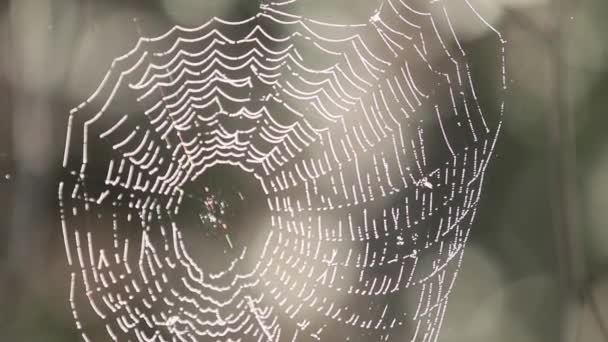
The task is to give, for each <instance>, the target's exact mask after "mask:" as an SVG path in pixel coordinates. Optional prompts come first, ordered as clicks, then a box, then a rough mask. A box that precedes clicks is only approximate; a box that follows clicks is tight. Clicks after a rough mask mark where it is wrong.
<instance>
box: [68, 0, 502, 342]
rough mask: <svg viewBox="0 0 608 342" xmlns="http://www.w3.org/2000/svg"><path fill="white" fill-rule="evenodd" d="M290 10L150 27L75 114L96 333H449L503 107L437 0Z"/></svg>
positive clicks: (85, 271) (87, 285)
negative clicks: (448, 314) (489, 96)
mask: <svg viewBox="0 0 608 342" xmlns="http://www.w3.org/2000/svg"><path fill="white" fill-rule="evenodd" d="M297 6H298V2H297V1H285V2H270V3H264V4H261V5H260V7H259V12H258V13H257V14H256V15H254V16H252V17H250V18H247V19H244V20H240V21H229V20H224V19H221V18H217V17H215V18H213V19H211V20H209V21H208V22H207V23H205V24H204V25H202V26H200V27H195V28H188V27H181V26H175V27H174V28H172V29H171V30H169V31H168V32H166V33H165V34H163V35H161V36H157V37H142V38H140V39H139V41H138V42H137V44H136V46H135V47H134V48H133V49H132V50H131V51H129V52H128V53H127V54H125V55H123V56H120V57H118V58H116V59H115V60H114V61H113V62H112V65H111V67H110V69H109V71H108V72H107V74H106V75H105V77H104V79H103V81H102V82H101V84H100V86H99V87H98V88H97V90H96V91H95V92H94V93H93V94H92V95H91V96H90V97H89V98H88V99H87V100H86V101H84V102H83V103H81V104H80V105H78V106H77V107H76V108H74V109H73V110H71V111H70V115H69V120H68V125H67V138H66V145H65V156H64V161H63V167H64V170H65V175H64V177H63V180H62V181H61V182H60V185H59V191H58V196H59V204H60V210H61V218H62V220H61V221H62V229H63V235H64V241H65V248H66V254H67V260H68V264H69V266H70V268H71V270H72V271H71V274H70V305H71V308H72V313H73V316H74V320H75V322H76V327H77V329H78V331H79V334H80V335H81V337H82V339H83V340H84V341H91V340H95V341H96V340H108V339H111V340H114V341H202V340H216V341H300V340H304V341H307V340H322V341H337V340H342V341H358V340H363V341H371V340H379V341H389V340H398V341H403V340H411V341H435V340H436V339H437V336H438V334H439V331H440V327H441V322H442V320H443V317H444V314H445V311H446V306H447V302H448V295H449V293H450V291H451V289H452V287H453V285H454V280H455V279H456V275H457V273H458V269H459V267H460V264H461V260H462V256H463V252H464V247H465V244H466V241H467V238H468V236H469V230H470V227H471V225H472V223H473V220H474V217H475V214H476V212H477V208H478V205H479V198H480V194H481V188H482V184H483V178H484V174H485V172H486V169H487V166H488V163H489V161H490V159H491V156H492V152H493V149H494V144H495V142H496V138H497V136H498V132H499V131H500V123H501V117H502V110H503V108H502V107H501V108H491V110H490V111H484V110H482V106H481V104H480V101H479V100H478V96H477V90H476V89H475V86H474V84H475V83H474V81H473V77H472V75H471V70H470V66H469V63H468V60H469V59H468V58H469V56H468V52H465V50H464V48H463V47H462V45H461V43H460V40H459V39H458V36H457V34H456V30H454V29H453V26H452V23H451V17H450V15H449V13H450V11H449V9H448V8H446V7H445V5H444V4H443V3H442V2H439V1H438V2H432V3H426V2H423V1H405V0H386V1H383V2H382V4H381V5H380V7H379V8H378V9H377V10H376V12H375V13H371V14H370V18H369V21H368V22H365V23H361V24H335V23H327V22H323V21H320V20H316V19H313V18H308V17H304V16H301V15H298V7H297ZM451 6H455V5H451ZM458 6H462V8H464V9H465V10H464V11H467V12H469V13H470V20H471V21H476V22H478V24H479V25H482V26H483V25H485V26H488V27H489V29H491V30H493V32H494V33H495V37H496V38H497V39H496V40H497V43H496V46H497V55H496V58H497V60H498V61H499V64H501V65H504V60H503V58H504V57H503V56H504V42H503V40H502V38H501V36H500V34H499V33H498V32H497V31H496V30H495V29H494V28H492V27H491V26H489V24H488V23H487V22H485V21H484V20H483V18H482V17H481V16H480V15H479V14H478V12H476V11H475V10H474V8H473V7H471V5H470V4H469V3H468V2H467V1H466V0H465V1H463V2H458ZM462 8H460V12H462V11H463V10H462ZM135 25H137V23H136V24H135ZM138 27H139V26H138ZM497 75H498V77H499V78H500V79H501V81H502V84H501V89H497V90H496V91H497V92H500V91H502V90H503V89H504V86H505V83H504V80H505V73H504V69H500V70H497Z"/></svg>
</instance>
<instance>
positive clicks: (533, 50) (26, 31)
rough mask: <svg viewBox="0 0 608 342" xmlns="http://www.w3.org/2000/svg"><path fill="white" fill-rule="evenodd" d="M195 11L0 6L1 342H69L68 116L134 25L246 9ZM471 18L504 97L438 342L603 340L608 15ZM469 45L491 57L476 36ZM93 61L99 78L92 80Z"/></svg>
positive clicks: (184, 5)
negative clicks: (63, 192)
mask: <svg viewBox="0 0 608 342" xmlns="http://www.w3.org/2000/svg"><path fill="white" fill-rule="evenodd" d="M201 3H203V1H194V0H190V1H186V0H179V1H169V0H165V1H161V0H157V1H143V0H142V1H117V0H116V1H91V0H89V1H86V0H83V1H67V0H55V1H45V2H43V1H36V0H14V1H4V2H3V3H2V4H1V5H0V93H2V94H4V96H0V102H1V104H2V107H1V108H3V111H2V113H1V114H0V340H2V341H44V342H53V341H77V335H76V332H75V329H74V326H73V325H74V323H73V320H72V317H71V315H70V309H69V303H68V301H67V289H66V287H65V284H66V279H67V274H66V269H65V267H64V264H65V257H64V252H63V245H62V244H63V242H62V237H61V233H60V229H59V227H58V222H59V219H58V214H57V203H56V187H55V186H56V179H57V176H58V173H59V172H60V170H59V166H60V156H61V153H62V148H63V143H64V141H63V140H64V133H65V131H64V130H65V122H66V118H67V113H68V110H69V108H70V107H71V106H73V105H74V104H75V103H77V102H78V101H79V100H81V99H82V98H84V97H85V96H86V95H87V94H88V93H90V92H91V90H92V89H93V87H94V86H95V85H96V84H97V83H98V82H99V80H100V79H101V75H102V74H103V72H105V70H106V68H107V66H108V65H109V62H110V61H111V59H112V58H113V57H114V56H116V55H118V54H119V53H120V52H121V51H126V50H127V49H128V48H129V47H130V46H131V45H132V44H133V42H134V39H135V35H136V33H135V31H134V30H133V26H132V23H131V21H130V18H131V17H133V16H142V17H148V16H153V17H155V18H159V19H158V20H160V21H162V22H165V23H172V22H180V23H186V24H187V23H191V22H192V20H195V21H196V20H199V19H200V18H199V17H198V16H197V15H194V16H193V13H195V14H197V13H210V12H209V11H223V12H224V13H227V15H230V13H232V15H235V13H237V12H242V13H244V12H247V13H248V12H249V11H251V8H253V7H255V6H253V7H251V6H252V5H251V4H253V3H254V1H237V0H232V1H228V0H226V1H224V2H220V1H210V3H212V5H213V6H212V7H213V8H204V7H201V6H202V5H201ZM472 3H474V4H476V3H477V4H481V5H483V6H485V7H484V8H486V10H488V11H490V12H492V13H495V14H494V16H493V17H495V21H496V25H497V26H498V27H499V29H500V30H501V32H503V33H504V36H505V38H506V40H507V41H508V50H507V57H508V60H507V64H508V65H507V67H508V77H509V86H510V90H509V94H508V98H507V110H506V113H505V117H504V120H505V122H504V129H503V132H502V135H501V137H500V139H499V143H498V147H497V152H496V157H495V160H494V162H493V163H492V164H491V168H490V171H489V173H488V176H487V179H486V186H485V193H484V194H483V201H482V206H481V210H480V213H479V216H478V219H477V220H476V223H475V224H474V227H473V231H472V237H471V240H470V244H469V247H468V249H467V252H466V253H465V260H464V265H463V268H462V271H461V276H460V277H459V280H458V283H457V286H456V290H455V292H454V293H453V294H452V297H451V298H452V299H451V301H450V306H449V307H448V314H447V317H446V319H445V322H444V329H443V333H442V335H441V337H440V340H441V341H446V342H450V341H467V342H472V341H518V342H541V341H548V342H552V341H560V340H563V341H568V342H571V341H572V342H574V341H585V342H599V341H606V340H607V339H608V336H606V335H604V333H603V332H602V329H603V328H602V326H606V325H607V324H608V323H602V322H603V321H606V322H608V277H606V274H605V273H606V272H605V270H606V266H607V265H608V224H606V222H608V210H607V209H608V134H605V132H604V130H605V129H606V127H607V126H608V118H607V116H606V115H605V113H604V112H605V110H606V108H608V96H606V95H607V94H608V39H606V34H607V33H608V27H607V25H608V22H606V20H605V18H604V17H605V14H606V13H608V2H605V1H603V2H602V1H595V2H592V1H589V0H581V1H578V2H568V1H565V0H564V1H553V0H517V1H509V0H475V1H472ZM244 4H248V5H244ZM361 4H363V5H362V7H363V8H364V7H365V2H361ZM356 8H357V6H353V9H352V10H353V11H356ZM496 13H498V14H496ZM336 15H339V16H344V15H345V13H336ZM353 15H356V13H354V14H353ZM152 29H153V28H151V30H152ZM469 44H471V45H472V46H473V47H474V49H475V50H477V51H480V53H482V54H484V53H485V52H486V51H487V53H488V54H493V53H494V51H493V50H492V47H489V46H488V42H486V41H485V39H484V35H483V34H481V35H479V36H478V37H475V38H474V39H473V40H472V41H470V43H469ZM83 56H84V57H83ZM491 56H492V55H489V57H491ZM83 58H84V59H85V60H84V61H83ZM90 59H93V60H94V62H95V63H98V64H99V68H96V69H87V68H86V67H85V66H86V65H91V60H90ZM85 62H88V63H85ZM474 67H475V68H476V70H477V71H478V72H477V73H476V74H477V75H483V74H484V73H483V70H484V68H485V67H486V66H485V65H483V64H478V65H475V66H474ZM477 82H478V86H480V87H484V86H488V87H492V86H493V85H491V84H486V83H487V82H492V80H488V79H479V80H477ZM484 82H486V83H484ZM482 101H495V99H491V98H490V99H482ZM569 120H571V121H572V122H569ZM570 129H572V130H573V131H572V132H571V133H572V136H573V137H575V138H576V139H575V140H574V139H572V140H570V139H569V138H568V135H569V134H570ZM568 170H570V171H568ZM566 212H568V213H570V214H568V215H567V214H566ZM572 274H578V275H579V276H576V277H574V280H572V279H571V278H572ZM602 316H603V317H602Z"/></svg>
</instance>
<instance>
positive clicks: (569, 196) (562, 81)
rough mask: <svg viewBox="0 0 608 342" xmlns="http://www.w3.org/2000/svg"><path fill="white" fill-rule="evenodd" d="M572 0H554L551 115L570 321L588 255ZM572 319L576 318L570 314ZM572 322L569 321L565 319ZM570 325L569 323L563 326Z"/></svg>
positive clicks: (556, 213)
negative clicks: (570, 51) (570, 52)
mask: <svg viewBox="0 0 608 342" xmlns="http://www.w3.org/2000/svg"><path fill="white" fill-rule="evenodd" d="M568 4H569V0H554V2H553V5H554V8H555V12H556V13H555V18H556V25H555V28H554V29H555V32H554V42H553V44H552V45H553V49H554V50H553V56H554V63H553V64H554V65H553V67H554V69H553V77H554V81H555V82H554V85H553V92H554V95H553V97H554V112H553V113H552V114H553V115H551V113H550V115H548V122H547V125H548V129H549V136H550V146H549V150H550V152H551V156H552V157H551V159H552V162H551V167H552V168H553V169H554V175H553V177H552V178H553V188H554V190H553V194H554V196H553V203H552V204H553V205H552V210H553V219H554V222H553V227H554V229H555V233H556V240H557V241H556V243H557V253H558V260H559V271H560V276H561V285H560V287H561V289H560V290H561V298H562V303H561V309H562V313H563V315H562V320H567V319H568V318H569V317H568V315H567V313H568V309H569V307H570V305H573V304H574V305H575V307H579V305H582V302H583V300H584V298H583V297H584V296H583V295H582V294H583V286H584V279H585V274H586V271H585V258H584V250H583V244H582V236H581V232H580V227H579V226H578V189H577V178H576V138H575V119H574V117H573V113H572V111H571V108H570V103H569V95H568V76H569V75H568V72H569V68H568V63H567V60H566V56H565V54H566V52H567V46H566V43H567V42H566V39H565V37H566V35H565V33H566V30H567V27H568V23H569V18H570V15H571V11H570V8H569V5H568ZM570 318H572V317H571V316H570ZM575 319H576V320H577V321H575V322H574V323H575V326H572V325H570V326H571V327H574V329H573V330H570V332H571V333H570V334H568V335H566V334H565V332H566V330H564V334H563V337H562V340H563V341H564V342H574V341H577V339H578V335H579V334H578V329H579V326H580V324H579V322H578V317H577V318H575ZM564 323H568V322H564ZM561 326H563V327H565V326H568V325H566V324H563V325H561Z"/></svg>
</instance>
